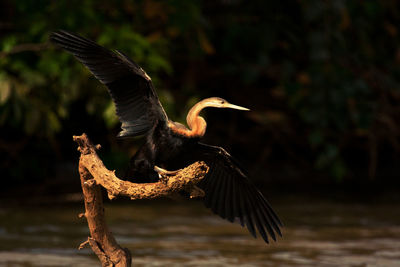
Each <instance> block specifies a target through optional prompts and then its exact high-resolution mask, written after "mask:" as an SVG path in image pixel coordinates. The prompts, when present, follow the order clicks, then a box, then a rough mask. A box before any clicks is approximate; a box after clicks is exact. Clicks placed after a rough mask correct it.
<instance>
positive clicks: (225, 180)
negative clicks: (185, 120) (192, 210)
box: [197, 143, 282, 243]
mask: <svg viewBox="0 0 400 267" xmlns="http://www.w3.org/2000/svg"><path fill="white" fill-rule="evenodd" d="M198 152H199V153H200V155H201V156H200V157H201V159H202V160H204V161H205V162H206V163H207V165H208V166H209V167H210V170H209V172H208V174H207V175H206V177H205V178H204V179H203V180H201V181H200V183H199V184H197V186H198V187H200V188H201V189H202V190H203V191H204V192H205V197H204V203H205V205H206V207H207V208H211V210H212V211H213V212H214V213H216V214H218V215H219V216H221V217H222V218H224V219H227V220H229V221H230V222H233V221H234V220H235V219H236V220H237V219H238V220H239V221H240V224H241V225H242V226H246V227H247V229H248V230H249V232H250V233H251V234H252V235H253V236H254V237H256V230H257V231H258V232H259V234H260V235H261V236H262V238H263V239H264V240H265V242H266V243H268V235H269V236H270V237H272V239H273V240H275V241H276V233H277V234H278V235H280V236H282V234H281V231H280V228H279V227H280V226H282V223H281V221H280V220H279V218H278V216H277V215H276V214H275V212H274V211H273V210H272V208H271V206H270V205H269V204H268V202H267V200H266V199H265V198H264V196H263V195H262V194H261V192H260V191H258V190H257V188H256V187H255V186H254V185H253V184H252V183H251V182H250V181H249V180H248V178H247V176H246V174H245V173H244V172H243V171H242V170H241V169H240V168H239V166H238V164H237V163H235V161H234V159H233V158H232V157H231V155H229V153H228V152H226V151H225V150H224V149H223V148H220V147H215V146H209V145H205V144H201V143H199V147H198Z"/></svg>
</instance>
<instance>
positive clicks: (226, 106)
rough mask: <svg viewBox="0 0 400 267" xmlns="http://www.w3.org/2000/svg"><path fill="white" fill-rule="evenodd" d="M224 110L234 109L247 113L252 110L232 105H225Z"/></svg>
mask: <svg viewBox="0 0 400 267" xmlns="http://www.w3.org/2000/svg"><path fill="white" fill-rule="evenodd" d="M224 108H233V109H238V110H246V111H247V110H250V109H248V108H244V107H241V106H237V105H234V104H230V103H227V104H225V105H224Z"/></svg>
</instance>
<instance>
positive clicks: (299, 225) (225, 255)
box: [0, 198, 400, 267]
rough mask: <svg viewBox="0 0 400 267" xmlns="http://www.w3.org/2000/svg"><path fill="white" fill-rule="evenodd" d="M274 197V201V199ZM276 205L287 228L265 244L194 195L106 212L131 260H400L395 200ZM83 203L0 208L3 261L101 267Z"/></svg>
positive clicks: (346, 263)
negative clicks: (89, 240)
mask: <svg viewBox="0 0 400 267" xmlns="http://www.w3.org/2000/svg"><path fill="white" fill-rule="evenodd" d="M275 202H276V203H275ZM273 204H274V205H273V206H274V207H275V209H276V210H277V211H278V213H279V215H280V217H281V219H282V220H283V222H284V224H285V227H284V228H283V234H284V237H283V238H279V240H278V242H273V241H272V242H271V244H270V245H266V244H265V243H264V242H263V241H262V240H261V239H253V238H252V237H251V236H250V235H249V234H248V233H247V231H246V230H245V229H243V228H241V227H240V226H239V225H236V224H231V223H229V222H226V221H224V220H222V219H220V218H219V217H217V216H214V215H213V214H211V212H209V211H208V210H207V209H205V208H204V207H203V205H202V204H201V203H199V202H197V201H155V202H154V201H153V202H129V203H118V202H116V203H108V204H107V205H106V218H107V221H108V224H109V226H110V228H111V230H112V232H113V233H114V235H115V237H116V239H117V241H118V242H119V243H120V244H121V245H122V246H124V247H127V248H128V249H129V250H130V251H131V252H132V256H133V263H134V264H133V266H246V267H249V266H400V226H399V225H400V209H399V206H398V205H397V204H390V203H384V204H382V203H381V204H373V203H372V204H371V203H369V204H365V203H364V204H360V203H348V202H345V203H334V202H332V201H326V200H325V201H324V200H305V199H302V198H298V199H297V198H291V199H290V200H289V199H286V200H284V201H283V200H282V201H280V200H277V201H274V202H273ZM80 212H82V205H81V204H80V203H75V204H63V205H61V204H54V205H49V204H47V205H44V206H43V205H42V206H38V205H33V206H26V207H25V208H22V207H20V206H12V207H4V205H2V208H0V266H13V267H17V266H30V267H32V266H79V267H80V266H99V262H98V260H97V258H96V257H95V256H94V254H93V253H92V251H91V250H90V249H88V248H86V249H83V250H77V247H78V246H79V244H80V243H81V242H83V241H85V239H86V238H87V235H88V229H87V225H86V221H85V219H79V218H78V217H77V216H78V214H79V213H80Z"/></svg>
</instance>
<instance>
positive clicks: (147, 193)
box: [73, 134, 208, 267]
mask: <svg viewBox="0 0 400 267" xmlns="http://www.w3.org/2000/svg"><path fill="white" fill-rule="evenodd" d="M73 139H74V141H75V142H77V143H78V145H79V147H78V151H79V152H80V153H81V156H80V159H79V174H80V177H81V185H82V192H83V195H84V202H85V213H84V214H81V215H80V217H83V216H84V217H86V219H87V222H88V226H89V231H90V237H89V238H88V240H87V241H85V242H83V243H82V244H81V245H80V246H79V248H82V247H83V246H85V245H86V244H89V245H90V246H91V248H92V250H93V251H94V252H95V253H96V255H97V256H98V258H99V260H100V261H101V264H102V266H103V267H105V266H107V267H111V266H115V267H125V266H131V255H130V252H129V251H128V250H127V249H125V248H122V247H121V246H119V245H118V243H117V242H116V240H115V238H114V236H113V235H112V234H111V232H110V231H109V230H108V227H107V224H106V222H105V217H104V207H103V199H102V193H101V186H102V187H104V188H105V189H106V190H107V192H108V197H109V198H110V199H113V198H115V197H116V196H126V197H130V198H131V199H133V200H134V199H153V198H158V197H165V196H169V195H172V194H174V193H176V192H178V191H181V190H185V191H188V192H189V193H190V194H191V196H193V197H197V196H201V195H202V194H203V193H204V192H202V191H201V190H200V189H199V188H197V187H196V186H195V185H196V184H197V183H198V182H199V181H200V180H201V179H202V178H203V177H204V176H205V175H206V174H207V171H208V167H207V165H206V164H205V163H204V162H195V163H193V164H192V165H190V166H188V167H186V168H184V169H182V170H179V171H178V172H177V173H176V174H174V175H165V176H163V177H162V179H160V181H159V182H157V183H146V184H135V183H131V182H129V181H123V180H120V179H119V178H118V177H116V176H115V172H114V171H110V170H108V169H107V168H106V167H105V166H104V164H103V162H102V161H101V160H100V158H99V157H98V155H97V153H96V150H98V149H99V148H100V146H99V145H96V146H94V145H93V144H92V143H91V142H90V140H89V139H88V137H87V135H86V134H82V135H81V136H74V137H73Z"/></svg>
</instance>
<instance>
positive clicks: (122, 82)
mask: <svg viewBox="0 0 400 267" xmlns="http://www.w3.org/2000/svg"><path fill="white" fill-rule="evenodd" d="M50 40H51V41H52V42H53V43H55V44H57V45H58V46H60V47H61V48H63V49H65V50H66V51H68V52H70V53H71V54H73V55H74V56H75V57H76V58H77V59H78V60H79V61H80V62H81V63H82V64H84V65H85V66H86V67H87V68H88V69H89V70H90V71H91V72H92V73H93V75H94V76H95V77H96V78H97V79H98V80H99V81H100V82H102V83H103V84H105V85H106V86H107V88H108V91H109V93H110V95H111V97H112V99H113V101H114V103H115V107H116V113H117V115H118V117H119V119H120V121H121V122H122V126H121V128H122V131H121V132H120V133H119V135H118V136H119V137H129V136H136V135H141V134H144V133H146V132H147V131H149V130H150V129H151V128H152V127H153V125H154V124H155V123H156V121H158V120H160V121H164V122H167V121H168V118H167V115H166V114H165V111H164V109H163V108H162V106H161V104H160V101H159V100H158V97H157V94H156V92H155V90H154V86H153V84H152V82H151V79H150V78H149V76H148V75H147V74H146V72H144V70H143V69H142V68H140V67H139V65H138V64H136V63H135V62H134V61H132V60H131V59H129V58H128V57H127V56H126V55H124V54H123V53H122V52H119V51H117V52H116V53H114V52H112V51H110V50H108V49H106V48H104V47H102V46H100V45H98V44H96V43H95V42H93V41H91V40H89V39H86V38H83V37H81V36H79V35H77V34H74V33H70V32H67V31H62V30H60V31H56V32H53V33H52V34H51V35H50Z"/></svg>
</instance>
